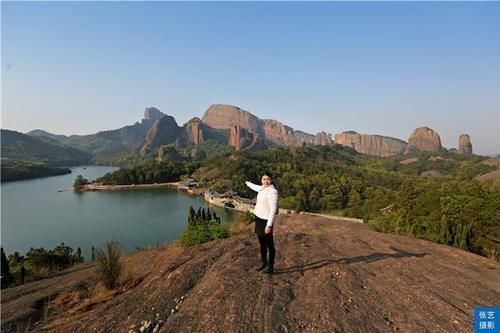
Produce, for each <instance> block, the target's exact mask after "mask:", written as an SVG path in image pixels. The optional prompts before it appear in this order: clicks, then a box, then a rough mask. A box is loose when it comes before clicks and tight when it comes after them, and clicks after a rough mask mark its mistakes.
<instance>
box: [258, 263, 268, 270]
mask: <svg viewBox="0 0 500 333" xmlns="http://www.w3.org/2000/svg"><path fill="white" fill-rule="evenodd" d="M266 267H267V264H262V266H260V267H259V268H257V269H256V271H257V272H260V271H261V270H263V269H264V268H266Z"/></svg>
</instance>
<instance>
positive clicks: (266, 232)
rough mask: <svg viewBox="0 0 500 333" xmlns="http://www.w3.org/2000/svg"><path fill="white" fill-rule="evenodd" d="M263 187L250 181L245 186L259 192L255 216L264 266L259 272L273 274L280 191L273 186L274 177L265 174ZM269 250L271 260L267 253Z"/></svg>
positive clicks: (262, 180) (256, 231)
mask: <svg viewBox="0 0 500 333" xmlns="http://www.w3.org/2000/svg"><path fill="white" fill-rule="evenodd" d="M261 183H262V185H256V184H254V183H251V182H249V181H246V182H245V184H246V185H247V186H248V187H249V188H251V189H252V190H254V191H255V192H257V203H256V204H255V209H254V211H253V213H254V215H255V233H256V234H257V237H258V238H259V244H260V254H261V258H262V266H261V267H259V268H258V269H257V271H262V272H263V273H268V274H272V273H273V272H274V258H275V256H276V250H275V248H274V239H273V224H274V220H275V216H276V213H277V211H278V190H277V189H276V188H275V187H274V185H273V184H272V176H271V174H270V173H269V172H265V173H264V174H263V175H262V178H261ZM268 250H269V260H267V252H268Z"/></svg>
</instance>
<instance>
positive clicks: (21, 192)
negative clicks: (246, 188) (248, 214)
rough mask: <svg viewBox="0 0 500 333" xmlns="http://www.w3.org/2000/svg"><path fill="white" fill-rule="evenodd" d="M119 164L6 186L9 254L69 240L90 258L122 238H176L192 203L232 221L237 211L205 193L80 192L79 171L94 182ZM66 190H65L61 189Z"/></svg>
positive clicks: (138, 243)
mask: <svg viewBox="0 0 500 333" xmlns="http://www.w3.org/2000/svg"><path fill="white" fill-rule="evenodd" d="M117 169H118V168H115V167H105V166H88V167H85V168H84V167H77V168H72V169H71V170H72V173H71V174H68V175H61V176H54V177H47V178H38V179H30V180H22V181H15V182H8V183H4V184H2V191H1V193H2V197H1V203H2V206H1V207H2V213H1V217H2V221H1V227H2V228H1V237H2V239H1V244H2V246H3V247H4V250H5V252H6V254H7V255H9V254H11V253H13V252H14V251H19V252H20V254H21V255H24V254H25V253H26V251H28V250H29V248H30V247H35V248H36V247H44V248H45V249H52V248H54V247H55V246H56V245H58V244H60V243H61V242H64V243H65V244H66V245H69V246H71V247H72V248H73V249H74V250H75V251H76V249H77V247H81V249H82V252H83V254H84V256H85V259H89V254H90V248H91V247H92V246H96V247H102V246H103V245H104V244H105V242H106V241H108V240H115V241H118V242H120V245H121V249H122V251H123V252H130V251H132V250H133V249H134V248H136V247H147V246H150V245H155V244H160V243H166V242H171V241H173V240H175V239H177V237H178V236H179V235H180V234H181V233H182V231H183V230H184V229H185V228H186V226H187V213H188V209H189V206H193V207H194V208H195V209H198V207H200V206H203V207H210V210H213V211H215V212H216V214H217V215H218V216H221V218H222V221H223V223H229V222H231V221H232V220H233V219H234V218H235V217H236V216H237V213H236V212H234V211H230V210H227V209H224V208H219V207H213V206H210V205H209V204H208V203H206V202H205V201H204V200H203V197H202V196H190V195H187V194H185V193H183V192H178V191H177V190H173V189H168V188H162V189H143V190H136V189H134V190H130V189H129V190H120V191H110V192H83V193H75V192H73V190H72V186H73V182H74V180H75V178H76V176H78V175H82V176H83V177H85V178H87V179H88V180H94V179H95V178H97V177H100V176H102V175H104V174H106V173H107V172H110V171H113V170H117ZM61 190H63V191H61Z"/></svg>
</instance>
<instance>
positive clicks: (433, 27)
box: [1, 2, 500, 154]
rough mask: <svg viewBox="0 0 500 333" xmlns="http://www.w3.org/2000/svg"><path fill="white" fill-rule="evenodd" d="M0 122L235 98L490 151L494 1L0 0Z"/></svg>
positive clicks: (65, 120)
mask: <svg viewBox="0 0 500 333" xmlns="http://www.w3.org/2000/svg"><path fill="white" fill-rule="evenodd" d="M1 6H2V7H1V9H2V23H1V28H2V45H1V46H2V62H1V65H2V128H9V129H15V130H18V131H22V132H27V131H29V130H32V129H35V128H41V129H44V130H47V131H50V132H52V133H57V134H90V133H95V132H97V131H100V130H107V129H114V128H119V127H122V126H125V125H129V124H133V123H134V122H136V121H140V119H141V118H142V115H143V111H144V108H145V107H147V106H156V107H158V108H159V109H160V110H161V111H163V112H165V113H167V114H169V115H172V116H174V117H175V118H176V120H177V122H178V123H179V124H180V125H182V124H183V123H185V122H186V121H188V120H189V119H190V118H192V117H195V116H197V117H201V116H202V115H203V113H204V112H205V110H206V109H207V108H208V106H209V105H210V104H213V103H223V104H233V105H237V106H239V107H241V108H243V109H246V110H248V111H250V112H252V113H253V114H255V115H257V116H258V117H260V118H272V119H277V120H279V121H281V122H283V123H285V124H287V125H289V126H291V127H293V128H295V129H300V130H303V131H306V132H310V133H313V134H315V133H317V132H319V131H322V130H323V131H326V132H329V133H338V132H341V131H345V130H356V131H358V132H360V133H367V134H380V135H387V136H393V137H397V138H401V139H403V140H407V139H408V136H409V135H410V133H411V132H412V131H413V129H415V128H416V127H420V126H429V127H431V128H433V129H434V130H436V131H437V132H438V133H439V134H440V136H441V140H442V143H443V145H444V146H446V147H448V148H452V147H456V146H457V143H458V136H459V135H460V134H462V133H468V134H470V135H471V140H472V144H473V147H474V151H475V152H476V153H479V154H495V153H500V137H499V135H500V134H499V132H500V130H499V127H500V106H499V103H500V101H499V100H500V97H499V91H500V84H499V81H500V79H499V76H500V68H499V42H500V36H499V16H500V3H499V2H482V3H478V2H420V3H416V2H314V3H311V2H270V3H269V2H266V3H264V2H2V4H1Z"/></svg>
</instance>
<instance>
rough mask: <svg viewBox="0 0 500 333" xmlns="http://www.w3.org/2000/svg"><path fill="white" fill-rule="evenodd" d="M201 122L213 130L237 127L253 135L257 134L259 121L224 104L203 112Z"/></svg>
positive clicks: (234, 107)
mask: <svg viewBox="0 0 500 333" xmlns="http://www.w3.org/2000/svg"><path fill="white" fill-rule="evenodd" d="M201 121H202V122H203V123H204V124H205V125H207V126H210V127H212V128H215V129H230V128H232V127H233V126H234V125H239V126H240V127H241V128H244V129H246V130H248V131H250V132H253V133H259V129H260V122H261V120H260V119H259V118H257V117H256V116H254V115H253V114H251V113H250V112H248V111H245V110H243V109H240V108H239V107H236V106H232V105H224V104H214V105H210V107H209V108H208V109H207V111H205V114H204V115H203V117H202V118H201Z"/></svg>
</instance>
